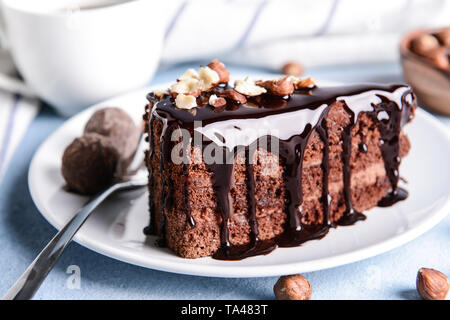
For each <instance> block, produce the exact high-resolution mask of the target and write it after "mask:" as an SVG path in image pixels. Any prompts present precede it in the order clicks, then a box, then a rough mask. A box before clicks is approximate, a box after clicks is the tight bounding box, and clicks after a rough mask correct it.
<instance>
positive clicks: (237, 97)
mask: <svg viewBox="0 0 450 320" xmlns="http://www.w3.org/2000/svg"><path fill="white" fill-rule="evenodd" d="M217 95H218V96H221V97H226V98H229V99H231V100H233V101H234V102H237V103H239V104H243V103H246V102H247V98H246V97H245V96H244V95H243V94H240V93H239V92H237V91H235V90H231V89H227V90H223V91H222V92H220V93H218V94H217Z"/></svg>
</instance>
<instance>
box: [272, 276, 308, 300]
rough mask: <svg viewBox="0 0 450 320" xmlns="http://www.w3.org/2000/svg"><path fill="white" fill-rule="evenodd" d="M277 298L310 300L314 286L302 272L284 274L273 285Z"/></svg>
mask: <svg viewBox="0 0 450 320" xmlns="http://www.w3.org/2000/svg"><path fill="white" fill-rule="evenodd" d="M273 292H274V293H275V297H276V298H277V300H310V299H311V294H312V287H311V284H310V283H309V281H308V280H306V278H305V277H303V276H302V275H301V274H292V275H289V276H282V277H280V279H278V281H277V283H276V284H275V286H274V287H273Z"/></svg>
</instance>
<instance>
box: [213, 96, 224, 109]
mask: <svg viewBox="0 0 450 320" xmlns="http://www.w3.org/2000/svg"><path fill="white" fill-rule="evenodd" d="M209 104H210V105H212V106H213V107H215V108H218V107H223V106H224V105H226V104H227V101H226V100H225V98H222V97H218V96H216V95H215V94H212V95H211V96H210V97H209Z"/></svg>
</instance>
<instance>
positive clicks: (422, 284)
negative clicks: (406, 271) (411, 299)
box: [416, 268, 449, 300]
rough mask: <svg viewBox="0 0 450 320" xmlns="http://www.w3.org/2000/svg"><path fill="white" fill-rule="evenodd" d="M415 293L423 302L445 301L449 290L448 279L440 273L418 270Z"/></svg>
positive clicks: (430, 270)
mask: <svg viewBox="0 0 450 320" xmlns="http://www.w3.org/2000/svg"><path fill="white" fill-rule="evenodd" d="M416 287H417V292H419V294H420V296H421V297H422V298H424V299H425V300H445V297H446V296H447V293H448V290H449V284H448V279H447V276H446V275H445V274H443V273H442V272H440V271H437V270H434V269H428V268H420V270H419V272H418V273H417V278H416Z"/></svg>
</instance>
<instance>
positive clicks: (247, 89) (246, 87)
mask: <svg viewBox="0 0 450 320" xmlns="http://www.w3.org/2000/svg"><path fill="white" fill-rule="evenodd" d="M234 90H236V91H237V92H239V93H242V94H243V95H246V96H251V97H252V96H259V95H261V94H263V93H266V92H267V91H266V89H264V88H263V87H260V86H258V85H256V84H255V81H253V80H252V79H251V78H250V77H246V78H245V79H244V80H236V81H235V82H234Z"/></svg>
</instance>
